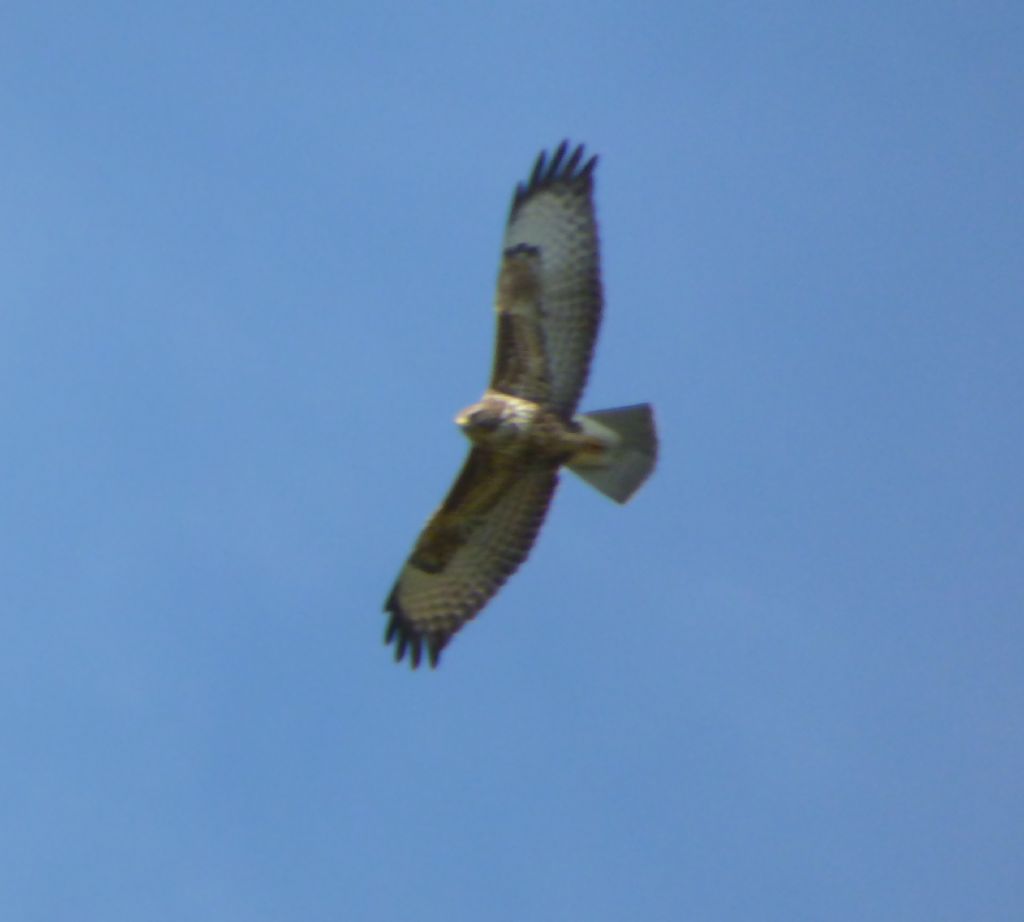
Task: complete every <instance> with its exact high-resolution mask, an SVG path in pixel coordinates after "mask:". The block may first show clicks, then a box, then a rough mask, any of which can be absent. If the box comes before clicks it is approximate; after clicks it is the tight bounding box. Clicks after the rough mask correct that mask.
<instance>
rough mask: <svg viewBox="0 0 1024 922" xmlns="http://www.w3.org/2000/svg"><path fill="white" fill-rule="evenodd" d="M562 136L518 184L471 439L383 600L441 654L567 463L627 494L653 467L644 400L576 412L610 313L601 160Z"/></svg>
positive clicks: (403, 642)
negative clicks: (488, 363)
mask: <svg viewBox="0 0 1024 922" xmlns="http://www.w3.org/2000/svg"><path fill="white" fill-rule="evenodd" d="M566 153H567V145H566V144H564V143H563V144H562V145H561V146H560V147H559V148H558V149H557V150H556V151H555V153H554V154H553V155H552V157H551V159H550V160H548V159H547V157H546V156H545V155H544V154H541V155H540V157H538V158H537V163H536V165H535V166H534V169H533V173H532V175H531V176H530V180H529V182H527V183H526V184H525V185H520V186H519V187H518V188H517V189H516V193H515V197H514V198H513V201H512V211H511V214H510V216H509V221H508V227H507V228H506V231H505V240H504V248H503V256H502V262H501V270H500V272H499V276H498V293H497V303H496V309H497V316H498V340H497V345H496V348H495V355H494V369H493V372H492V375H491V384H490V387H489V388H488V389H487V391H486V393H485V394H484V396H483V398H482V399H481V400H480V401H479V402H478V403H475V404H473V405H472V406H471V407H468V408H467V409H465V410H463V411H462V413H460V414H459V415H458V416H457V417H456V422H457V423H458V425H459V426H461V427H462V430H463V431H464V432H465V434H466V436H467V437H468V438H469V440H470V442H472V444H473V447H472V449H471V450H470V453H469V457H468V458H467V459H466V463H465V465H464V466H463V468H462V472H461V473H460V474H459V477H458V479H457V480H456V481H455V485H454V486H453V487H452V489H451V492H450V493H449V494H448V496H447V498H446V499H445V501H444V502H443V503H442V504H441V508H440V509H438V510H437V512H435V513H434V516H433V517H432V518H431V520H430V521H429V522H428V523H427V526H426V528H424V530H423V533H422V534H421V535H420V537H419V540H418V541H417V542H416V546H415V547H414V548H413V551H412V554H411V555H410V557H409V559H408V561H407V562H406V564H405V566H404V567H403V568H402V572H401V573H400V574H399V576H398V581H397V582H396V583H395V587H394V589H393V590H392V591H391V595H390V596H389V597H388V600H387V603H386V605H385V610H386V611H388V612H389V613H390V615H391V620H390V622H389V623H388V628H387V632H386V634H385V641H386V642H388V643H390V642H392V641H394V642H395V645H396V649H395V657H396V659H401V658H402V657H403V656H404V655H405V653H406V651H408V652H409V654H410V660H411V661H412V665H413V666H414V667H415V666H418V665H419V662H420V658H421V656H422V652H423V647H424V645H425V646H426V649H427V653H428V655H429V657H430V662H431V664H432V665H435V666H436V665H437V660H438V657H439V656H440V654H441V650H442V649H443V648H444V646H445V644H446V643H447V642H448V641H449V640H450V639H451V637H452V635H453V634H454V633H455V632H456V631H457V630H458V629H459V628H460V627H461V626H462V625H463V624H464V623H465V622H466V621H468V620H470V619H471V618H473V617H474V616H475V615H476V614H477V612H479V611H480V609H481V608H483V606H484V605H485V604H486V603H487V601H488V599H490V598H491V596H492V595H494V593H495V592H497V590H498V589H499V588H500V587H501V585H502V583H504V582H505V580H506V579H508V577H509V576H510V575H511V574H512V573H513V572H514V571H515V569H516V568H517V567H518V566H519V564H521V563H522V562H523V560H525V558H526V555H527V554H528V553H529V552H530V548H531V547H532V546H533V542H534V539H535V538H536V536H537V532H538V530H539V529H540V526H541V524H542V522H543V521H544V516H545V515H546V514H547V510H548V505H549V503H550V501H551V496H552V494H553V493H554V490H555V486H556V485H557V483H558V469H559V468H560V467H561V466H562V465H568V466H569V467H570V468H571V469H572V470H573V471H575V472H576V473H578V474H579V475H580V476H582V477H583V478H584V479H585V480H587V481H588V482H589V483H591V484H593V485H594V486H595V487H597V489H599V490H600V491H601V492H602V493H605V494H606V495H607V496H610V497H611V498H612V499H614V500H616V501H618V502H625V501H626V500H627V499H629V497H630V496H631V495H632V494H633V492H634V491H635V490H636V489H637V488H638V487H639V486H640V484H641V483H642V482H643V481H644V480H645V479H646V477H647V476H648V474H650V472H651V469H652V468H653V467H654V460H655V456H656V453H657V442H656V438H655V433H654V422H653V417H652V414H651V409H650V407H649V406H647V405H646V404H641V405H638V406H633V407H623V408H620V409H617V410H604V411H601V412H597V413H590V414H587V415H581V416H577V415H576V405H577V403H578V402H579V398H580V394H581V393H582V391H583V386H584V385H585V384H586V381H587V373H588V371H589V368H590V360H591V356H592V355H593V351H594V341H595V339H596V337H597V330H598V326H599V324H600V321H601V273H600V265H599V255H598V241H597V224H596V222H595V219H594V205H593V199H592V188H593V172H594V166H595V164H596V162H597V160H596V158H591V159H590V160H588V161H587V162H586V163H582V165H581V161H582V159H583V148H582V147H577V148H576V150H575V151H573V153H572V154H571V155H570V156H569V157H568V158H566Z"/></svg>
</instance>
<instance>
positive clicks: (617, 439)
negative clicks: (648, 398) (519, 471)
mask: <svg viewBox="0 0 1024 922" xmlns="http://www.w3.org/2000/svg"><path fill="white" fill-rule="evenodd" d="M576 421H577V422H578V423H579V424H580V425H581V426H582V427H583V431H584V432H585V433H587V434H588V435H593V436H596V437H597V438H598V439H599V440H600V441H601V442H603V443H604V445H605V446H606V447H605V448H604V450H603V451H601V452H588V453H587V454H584V455H577V456H576V457H575V458H573V459H572V461H570V462H569V465H568V466H569V469H570V470H571V471H573V473H575V474H578V475H579V476H580V477H582V478H583V479H584V480H585V481H586V482H587V483H589V484H590V485H591V486H593V487H596V488H597V489H598V490H600V491H601V492H602V493H604V495H605V496H608V497H610V498H611V499H614V500H615V501H616V502H617V503H624V502H626V500H628V499H629V498H630V497H631V496H632V495H633V494H634V493H635V492H636V491H637V489H638V488H639V487H640V484H642V483H643V482H644V481H645V480H646V479H647V477H648V476H649V475H650V473H651V471H652V470H653V469H654V462H655V460H656V458H657V456H658V437H657V434H656V433H655V430H654V412H653V411H652V409H651V406H650V404H647V403H641V404H637V405H635V406H631V407H617V408H616V409H614V410H597V411H595V412H593V413H585V414H582V415H580V416H577V417H576Z"/></svg>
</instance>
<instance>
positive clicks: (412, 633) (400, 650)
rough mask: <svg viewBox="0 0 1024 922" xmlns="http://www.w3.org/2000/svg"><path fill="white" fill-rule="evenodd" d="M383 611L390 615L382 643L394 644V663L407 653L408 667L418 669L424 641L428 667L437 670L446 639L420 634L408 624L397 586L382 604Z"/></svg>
mask: <svg viewBox="0 0 1024 922" xmlns="http://www.w3.org/2000/svg"><path fill="white" fill-rule="evenodd" d="M384 611H386V612H388V614H390V615H391V617H390V618H389V619H388V625H387V627H386V628H385V630H384V643H385V644H390V643H394V645H395V662H396V663H400V662H401V661H402V660H403V659H404V658H405V654H406V653H408V654H409V665H410V666H411V667H412V668H413V669H417V668H419V665H420V660H421V659H422V658H423V642H424V640H426V646H427V657H428V659H429V660H430V666H431V668H437V664H438V662H439V661H440V659H441V651H442V650H443V649H444V646H445V644H446V643H447V642H448V638H447V637H445V636H444V635H442V634H421V633H419V632H418V631H417V630H416V629H415V628H413V627H412V626H411V625H410V624H409V619H408V618H407V617H406V615H405V611H404V610H403V609H402V605H401V603H400V602H399V601H398V587H397V586H396V587H395V588H394V589H392V590H391V595H389V596H388V600H387V601H386V602H385V603H384Z"/></svg>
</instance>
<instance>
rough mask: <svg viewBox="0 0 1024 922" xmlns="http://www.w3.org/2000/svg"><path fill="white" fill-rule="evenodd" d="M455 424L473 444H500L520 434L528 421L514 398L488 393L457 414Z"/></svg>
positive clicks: (494, 445) (512, 439) (495, 445)
mask: <svg viewBox="0 0 1024 922" xmlns="http://www.w3.org/2000/svg"><path fill="white" fill-rule="evenodd" d="M455 423H456V425H458V426H459V428H460V429H462V431H463V432H464V433H465V435H466V438H468V439H469V440H470V441H471V442H473V443H474V444H477V445H490V446H492V447H497V446H498V445H500V444H507V443H509V442H512V441H514V440H515V439H516V438H519V437H521V436H522V434H523V429H524V427H525V426H526V425H527V424H528V423H529V420H528V419H526V418H524V414H523V413H522V411H521V408H520V407H518V406H517V405H516V401H515V400H514V398H512V399H511V400H509V399H502V398H501V397H498V396H487V397H485V398H484V399H483V400H481V401H480V402H479V403H474V404H473V405H472V406H471V407H466V409H465V410H463V411H462V412H461V413H460V414H459V415H458V416H456V417H455Z"/></svg>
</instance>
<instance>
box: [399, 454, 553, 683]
mask: <svg viewBox="0 0 1024 922" xmlns="http://www.w3.org/2000/svg"><path fill="white" fill-rule="evenodd" d="M557 483H558V471H557V467H556V466H554V465H552V464H550V463H537V464H532V465H529V466H527V467H525V468H524V467H523V466H522V465H521V464H520V465H512V464H509V463H508V461H507V460H504V459H503V458H502V457H501V456H500V455H498V454H496V453H494V452H491V451H489V450H486V449H483V448H473V449H472V450H471V451H470V453H469V457H468V458H467V459H466V463H465V464H464V465H463V468H462V472H461V473H460V474H459V477H458V479H457V480H456V481H455V484H454V486H453V487H452V489H451V491H450V492H449V494H448V496H447V498H446V499H445V501H444V502H443V503H442V504H441V507H440V508H439V509H438V510H437V512H435V513H434V515H433V517H432V518H431V519H430V521H429V522H428V523H427V526H426V528H424V529H423V533H422V534H421V535H420V537H419V540H418V541H417V542H416V546H415V547H414V548H413V551H412V554H411V555H410V556H409V559H408V560H407V561H406V563H405V566H404V567H403V568H402V572H401V573H400V574H399V575H398V580H397V582H396V583H395V587H394V589H392V590H391V595H390V596H389V597H388V600H387V602H386V603H385V605H384V610H385V611H387V612H389V613H390V614H391V620H390V621H389V622H388V627H387V631H386V632H385V635H384V642H385V643H391V642H392V641H394V643H395V659H396V660H401V659H402V657H403V656H405V653H406V651H408V652H409V658H410V660H411V663H412V666H413V668H416V667H417V666H418V665H419V663H420V657H421V656H422V651H423V647H424V645H426V648H427V654H428V656H429V657H430V664H431V665H432V666H436V665H437V661H438V657H439V656H440V654H441V650H442V649H443V648H444V646H445V644H447V643H448V641H449V640H450V639H451V637H452V635H453V634H454V633H455V632H456V631H457V630H458V629H459V628H460V627H462V625H463V624H465V623H466V622H467V621H469V620H470V619H471V618H473V617H474V616H475V615H476V614H477V612H479V611H480V609H481V608H483V607H484V605H485V604H486V603H487V601H488V599H490V598H491V596H493V595H494V593H496V592H497V591H498V589H499V588H501V585H502V584H503V583H504V582H505V580H506V579H508V578H509V576H511V575H512V574H513V573H514V572H515V570H516V568H517V567H518V566H519V565H520V564H521V563H522V562H523V561H524V560H525V559H526V556H527V554H529V552H530V548H531V547H532V546H533V542H534V540H535V539H536V537H537V532H538V530H539V529H540V526H541V524H542V523H543V521H544V516H545V515H546V513H547V510H548V505H549V504H550V502H551V496H552V494H553V493H554V490H555V486H556V485H557Z"/></svg>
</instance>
